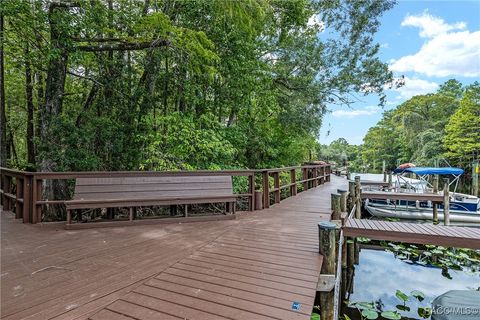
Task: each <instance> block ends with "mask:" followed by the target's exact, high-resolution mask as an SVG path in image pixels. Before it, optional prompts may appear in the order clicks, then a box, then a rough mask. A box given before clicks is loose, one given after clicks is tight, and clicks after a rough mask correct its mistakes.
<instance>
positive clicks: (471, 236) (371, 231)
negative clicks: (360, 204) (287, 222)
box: [343, 219, 480, 249]
mask: <svg viewBox="0 0 480 320" xmlns="http://www.w3.org/2000/svg"><path fill="white" fill-rule="evenodd" d="M343 232H344V235H345V236H348V237H367V238H371V239H376V240H390V241H399V242H407V243H418V244H433V245H441V246H446V247H459V248H472V249H480V228H469V227H454V226H442V225H433V224H426V223H425V224H420V223H407V222H388V221H379V220H368V219H349V220H348V221H347V223H346V225H345V227H344V228H343Z"/></svg>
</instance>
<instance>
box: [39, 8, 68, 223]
mask: <svg viewBox="0 0 480 320" xmlns="http://www.w3.org/2000/svg"><path fill="white" fill-rule="evenodd" d="M55 9H65V7H61V6H57V5H55V3H52V4H51V5H50V8H49V12H48V18H49V23H50V41H51V45H52V49H53V50H55V52H56V53H57V54H55V55H53V56H52V57H50V60H49V61H48V68H47V81H46V87H45V106H44V108H43V110H41V128H40V143H41V145H42V147H41V151H42V152H41V162H40V168H41V170H42V171H46V172H51V171H56V170H58V163H57V160H56V159H57V155H58V150H57V148H59V147H60V146H61V141H60V140H59V136H58V135H57V134H55V133H54V132H52V129H53V126H54V123H55V121H56V119H57V117H58V116H59V115H60V113H61V111H62V103H63V95H64V90H65V79H66V74H67V58H68V56H67V51H66V49H65V47H64V45H63V41H62V35H61V32H60V31H59V30H58V29H57V25H56V21H55V17H54V16H55V11H56V10H55ZM66 194H67V185H66V181H65V180H46V182H45V186H44V195H45V197H46V198H47V199H53V200H55V199H65V198H66V196H67V195H66ZM58 209H59V208H55V207H53V208H52V210H51V211H50V210H49V211H50V212H49V213H48V214H49V215H50V214H51V215H53V216H54V217H58V216H59V210H58ZM62 211H63V210H62Z"/></svg>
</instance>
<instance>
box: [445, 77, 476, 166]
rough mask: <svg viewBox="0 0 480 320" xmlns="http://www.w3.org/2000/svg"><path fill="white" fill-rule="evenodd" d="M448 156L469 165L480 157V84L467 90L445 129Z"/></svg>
mask: <svg viewBox="0 0 480 320" xmlns="http://www.w3.org/2000/svg"><path fill="white" fill-rule="evenodd" d="M445 131H446V134H445V138H444V147H445V150H446V156H447V157H448V158H450V159H452V160H454V161H456V162H457V163H463V164H464V165H466V164H469V162H470V161H471V160H472V159H477V158H478V157H479V155H480V84H478V83H475V84H473V85H471V86H470V87H468V88H467V90H466V92H465V95H464V96H463V98H462V100H461V101H460V106H459V108H458V109H457V111H456V112H455V113H454V114H453V115H452V117H451V118H450V120H449V121H448V124H447V126H446V128H445Z"/></svg>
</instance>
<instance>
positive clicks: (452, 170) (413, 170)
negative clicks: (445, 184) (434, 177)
mask: <svg viewBox="0 0 480 320" xmlns="http://www.w3.org/2000/svg"><path fill="white" fill-rule="evenodd" d="M404 172H411V173H416V174H418V175H424V174H454V175H460V174H463V169H460V168H451V167H446V168H433V167H413V168H405V169H401V168H397V169H395V170H393V173H404Z"/></svg>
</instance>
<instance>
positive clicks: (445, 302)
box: [432, 290, 480, 320]
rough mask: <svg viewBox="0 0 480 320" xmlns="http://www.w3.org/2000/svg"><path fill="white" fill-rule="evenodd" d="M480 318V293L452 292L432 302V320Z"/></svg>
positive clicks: (470, 291)
mask: <svg viewBox="0 0 480 320" xmlns="http://www.w3.org/2000/svg"><path fill="white" fill-rule="evenodd" d="M479 318H480V291H478V290H450V291H447V292H445V293H444V294H442V295H440V296H438V297H436V298H435V299H434V300H433V301H432V320H469V319H471V320H475V319H477V320H478V319H479Z"/></svg>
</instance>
